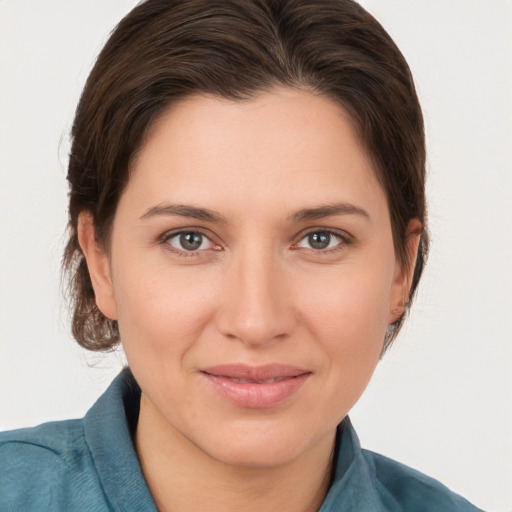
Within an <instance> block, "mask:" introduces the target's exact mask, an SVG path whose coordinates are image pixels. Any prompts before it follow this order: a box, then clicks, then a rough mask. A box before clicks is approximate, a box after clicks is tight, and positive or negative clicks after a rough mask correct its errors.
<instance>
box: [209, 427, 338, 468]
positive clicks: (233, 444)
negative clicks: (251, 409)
mask: <svg viewBox="0 0 512 512" xmlns="http://www.w3.org/2000/svg"><path fill="white" fill-rule="evenodd" d="M244 423H246V424H244V425H236V426H235V427H233V428H229V429H223V431H221V430H220V429H219V431H217V432H212V433H211V434H213V435H212V438H211V439H209V440H206V439H205V441H206V443H205V444H204V445H203V446H202V447H201V446H199V447H200V448H201V449H202V450H203V452H205V453H206V454H207V455H208V456H210V457H211V458H213V459H215V460H217V461H219V462H222V463H224V464H228V465H232V466H236V467H245V468H272V467H279V466H283V465H286V464H289V463H291V462H292V461H294V460H296V459H298V458H300V457H301V456H302V455H305V454H306V453H307V452H309V451H310V450H313V447H314V446H315V445H317V444H318V443H319V442H320V440H321V439H322V438H325V437H326V436H328V438H329V439H330V441H329V442H331V443H332V441H333V440H334V429H333V430H332V431H331V432H327V433H316V432H308V431H307V430H303V429H298V428H297V424H295V426H294V427H290V426H289V425H281V426H279V425H275V424H269V423H268V422H262V423H261V424H259V425H255V424H252V425H247V422H244ZM331 434H332V435H331ZM208 445H209V446H208Z"/></svg>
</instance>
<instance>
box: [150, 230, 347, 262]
mask: <svg viewBox="0 0 512 512" xmlns="http://www.w3.org/2000/svg"><path fill="white" fill-rule="evenodd" d="M184 234H194V235H201V236H202V237H204V238H206V239H207V240H208V241H209V242H210V243H211V244H213V245H214V247H215V248H214V249H213V250H215V251H222V248H221V247H220V245H218V244H215V243H214V242H212V240H211V238H210V237H209V236H208V234H206V233H205V232H204V231H202V230H201V229H193V228H192V229H181V230H179V231H173V232H170V233H169V232H167V233H165V234H164V235H162V237H161V238H160V243H161V244H162V245H163V246H164V247H165V249H166V250H168V251H169V252H171V253H173V254H176V255H177V256H180V257H185V258H191V257H192V258H194V257H195V258H197V257H201V256H202V255H203V254H202V253H204V252H205V251H207V250H208V249H198V250H195V251H192V250H190V251H187V250H180V249H178V248H177V247H174V246H172V245H171V244H170V243H169V241H170V240H171V239H173V238H175V237H178V236H181V235H184ZM313 234H327V235H329V236H334V237H336V238H338V239H339V243H337V244H336V245H335V246H334V247H331V248H330V249H314V248H309V249H306V250H308V251H310V252H312V253H313V254H318V255H326V254H332V253H336V252H338V251H342V250H344V249H345V248H346V247H347V246H349V245H351V244H352V243H353V240H352V237H351V236H349V235H348V234H347V233H345V232H342V231H338V230H334V229H330V228H314V229H308V231H306V232H302V233H301V234H300V235H299V238H298V241H297V242H295V243H293V244H292V246H291V248H292V250H300V249H301V248H300V247H298V244H300V243H301V242H302V241H303V240H304V239H306V238H307V237H308V236H311V235H313Z"/></svg>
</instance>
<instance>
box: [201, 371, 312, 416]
mask: <svg viewBox="0 0 512 512" xmlns="http://www.w3.org/2000/svg"><path fill="white" fill-rule="evenodd" d="M201 373H202V374H203V375H204V376H205V377H206V379H207V380H208V382H209V383H210V384H211V385H212V386H213V387H214V389H215V390H216V391H217V392H218V393H219V394H220V395H221V396H223V397H225V398H227V399H228V400H230V401H231V402H234V403H235V404H236V405H238V406H240V407H247V408H252V409H265V408H269V407H273V406H275V405H277V404H279V403H280V402H282V401H283V400H284V399H286V398H288V397H289V396H291V395H293V394H294V393H295V392H296V391H298V389H299V388H300V387H301V386H302V385H303V384H304V382H306V380H307V379H308V378H309V377H310V375H311V372H309V371H308V370H304V369H301V368H297V367H294V366H287V365H281V364H269V365H265V366H249V365H245V364H226V365H219V366H211V367H209V368H205V369H203V370H202V371H201Z"/></svg>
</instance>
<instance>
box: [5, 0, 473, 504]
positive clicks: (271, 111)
mask: <svg viewBox="0 0 512 512" xmlns="http://www.w3.org/2000/svg"><path fill="white" fill-rule="evenodd" d="M424 179H425V148H424V136H423V122H422V116H421V110H420V107H419V104H418V101H417V98H416V94H415V90H414V85H413V82H412V78H411V76H410V72H409V69H408V67H407V64H406V63H405V61H404V59H403V57H402V56H401V54H400V53H399V51H398V49H397V48H396V46H395V45H394V43H393V42H392V41H391V39H390V38H389V36H388V35H387V34H386V32H385V31H384V30H383V29H382V27H381V26H380V25H379V24H378V23H377V22H376V21H375V20H374V19H373V18H372V17H371V16H370V15H369V14H368V13H366V12H365V11H364V10H363V9H362V8H361V7H359V6H358V5H357V4H355V3H353V2H350V1H319V2H302V1H284V0H280V1H270V0H268V1H261V2H254V1H243V0H238V1H233V2H226V1H206V0H202V1H195V0H194V1H186V2H185V1H181V2H169V1H163V0H149V1H146V2H144V3H142V4H140V5H139V6H138V7H137V8H135V9H134V10H133V11H132V12H131V13H130V14H129V15H128V16H127V17H126V18H125V19H124V20H123V21H122V22H121V23H120V25H119V26H118V27H117V29H116V30H115V31H114V33H113V34H112V36H111V38H110V40H109V41H108V42H107V44H106V46H105V48H104V49H103V51H102V52H101V54H100V56H99V58H98V61H97V63H96V65H95V67H94V69H93V71H92V72H91V75H90V77H89V79H88V81H87V84H86V86H85V89H84V92H83V95H82V98H81V100H80V103H79V106H78V109H77V114H76V118H75V123H74V126H73V146H72V150H71V155H70V162H69V169H68V180H69V183H70V204H69V211H70V239H69V242H68V245H67V248H66V254H65V265H66V270H67V271H68V273H69V276H70V279H71V286H72V290H73V297H74V300H75V302H74V319H73V334H74V336H75V338H76V339H77V341H78V342H79V343H80V344H81V345H83V346H84V347H87V348H89V349H92V350H109V349H111V348H112V347H113V346H115V345H116V344H118V343H119V342H121V343H122V345H123V349H124V351H125V353H126V357H127V360H128V363H129V370H128V369H127V370H125V371H124V372H123V373H122V374H121V375H120V376H119V377H118V378H117V379H116V380H115V381H114V383H113V384H112V386H111V387H110V388H109V390H107V392H106V393H105V394H104V395H103V396H102V397H101V398H100V399H99V401H98V402H97V403H96V404H95V405H94V406H93V408H92V409H91V410H90V411H89V413H88V414H87V415H86V416H85V418H84V419H83V420H74V421H67V422H58V423H51V424H46V425H43V426H40V427H37V428H36V429H29V430H23V431H14V432H11V433H5V434H3V436H2V438H1V448H0V450H1V451H2V465H3V467H2V484H1V485H2V487H1V497H0V500H1V501H0V504H1V505H2V510H3V509H4V508H5V509H6V510H19V509H23V510H31V509H32V510H46V509H47V510H84V509H85V510H155V509H156V508H157V509H158V510H191V511H196V510H197V511H202V510H212V511H213V510H269V511H272V510H279V511H283V510H290V511H302V510H304V511H309V510H322V511H329V510H358V511H359V510H365V511H366V510H367V511H372V510H408V511H409V510H468V511H469V510H477V509H476V508H475V507H473V506H472V505H470V504H469V503H468V502H466V501H465V500H464V499H463V498H461V497H459V496H457V495H455V494H453V493H452V492H450V491H449V490H448V489H446V488H445V487H444V486H442V485H441V484H439V483H438V482H436V481H434V480H432V479H430V478H428V477H426V476H424V475H422V474H420V473H417V472H415V471H414V470H411V469H409V468H407V467H404V466H401V465H400V464H398V463H396V462H393V461H390V460H389V459H386V458H384V457H382V456H379V455H377V454H373V453H371V452H366V451H362V450H361V449H360V447H359V444H358V441H357V437H356V435H355V433H354V431H353V429H352V427H351V425H350V422H349V420H348V417H347V414H348V412H349V410H350V409H351V407H352V406H353V405H354V403H355V402H356V401H357V399H358V398H359V397H360V395H361V393H362V392H363V390H364V388H365V386H366V385H367V383H368V381H369V379H370V377H371V375H372V373H373V370H374V369H375V366H376V364H377V362H378V360H379V358H380V356H381V355H382V353H383V352H384V351H385V350H386V349H387V348H388V347H389V345H390V344H391V342H392V341H393V339H394V337H395V336H396V334H397V332H398V330H399V329H400V326H401V324H402V321H403V318H404V315H405V313H406V311H407V309H408V307H409V305H410V302H411V300H412V297H413V295H414V292H415V290H416V287H417V284H418V281H419V279H420V276H421V272H422V269H423V264H424V261H425V257H426V254H427V247H428V237H427V230H426V216H425V198H424Z"/></svg>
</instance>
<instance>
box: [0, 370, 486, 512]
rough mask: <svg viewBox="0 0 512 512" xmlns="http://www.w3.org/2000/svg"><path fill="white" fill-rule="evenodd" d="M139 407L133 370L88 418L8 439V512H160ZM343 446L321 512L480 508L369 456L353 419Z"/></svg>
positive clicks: (0, 456)
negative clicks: (142, 454)
mask: <svg viewBox="0 0 512 512" xmlns="http://www.w3.org/2000/svg"><path fill="white" fill-rule="evenodd" d="M139 402H140V389H139V387H138V385H137V383H136V382H135V380H134V378H133V376H132V375H131V373H130V372H129V370H125V371H123V372H121V374H120V375H119V376H118V377H117V378H116V379H115V380H114V381H113V382H112V384H111V385H110V387H109V388H108V389H107V391H106V392H105V393H104V394H103V395H102V396H101V397H100V398H99V400H98V401H97V402H96V403H95V404H94V405H93V407H92V408H91V409H90V410H89V412H88V413H87V414H86V416H85V417H84V418H83V419H80V420H68V421H59V422H52V423H46V424H44V425H40V426H38V427H35V428H27V429H20V430H14V431H11V432H4V433H2V434H0V511H2V512H11V511H12V512H14V511H15V512H19V511H23V512H32V511H34V512H35V511H37V512H43V511H52V512H60V511H65V512H71V511H86V512H100V511H101V512H104V511H119V512H121V511H123V512H131V511H133V512H146V511H147V512H157V508H156V506H155V503H154V501H153V498H152V496H151V494H150V492H149V489H148V487H147V484H146V481H145V479H144V475H143V474H142V470H141V467H140V464H139V460H138V458H137V454H136V452H135V449H134V446H133V441H132V439H133V433H134V429H135V425H136V424H137V417H138V412H139ZM337 446H338V453H337V459H336V466H335V472H334V478H333V483H332V485H331V487H330V489H329V492H328V494H327V496H326V498H325V500H324V503H323V504H322V506H321V508H320V512H477V511H478V510H480V509H477V508H476V507H474V506H473V505H471V504H470V503H468V502H467V501H466V500H465V499H464V498H462V497H460V496H458V495H457V494H454V493H452V492H451V491H450V490H449V489H447V488H446V487H445V486H443V485H442V484H441V483H439V482H437V481H436V480H433V479H432V478H429V477H427V476H425V475H423V474H422V473H419V472H417V471H415V470H413V469H411V468H409V467H407V466H404V465H402V464H400V463H398V462H395V461H393V460H391V459H388V458H386V457H383V456H382V455H378V454H376V453H373V452H369V451H367V450H362V449H361V447H360V445H359V440H358V439H357V435H356V433H355V431H354V429H353V428H352V425H351V424H350V421H349V420H348V418H345V420H344V421H343V422H342V423H341V425H340V426H339V428H338V439H337ZM480 512H481V511H480Z"/></svg>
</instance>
